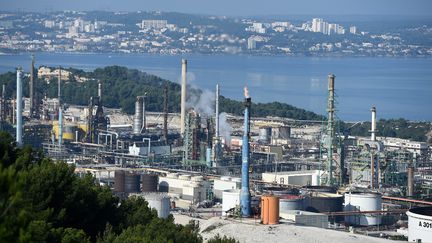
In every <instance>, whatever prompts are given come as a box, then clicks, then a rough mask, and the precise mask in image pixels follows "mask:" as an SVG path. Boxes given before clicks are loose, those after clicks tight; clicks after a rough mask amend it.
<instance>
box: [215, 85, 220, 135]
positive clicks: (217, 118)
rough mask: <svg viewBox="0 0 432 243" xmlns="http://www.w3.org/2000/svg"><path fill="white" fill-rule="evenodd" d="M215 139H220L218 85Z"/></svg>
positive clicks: (217, 87)
mask: <svg viewBox="0 0 432 243" xmlns="http://www.w3.org/2000/svg"><path fill="white" fill-rule="evenodd" d="M215 100H216V109H215V110H216V114H215V137H216V138H217V139H218V138H219V84H216V99H215Z"/></svg>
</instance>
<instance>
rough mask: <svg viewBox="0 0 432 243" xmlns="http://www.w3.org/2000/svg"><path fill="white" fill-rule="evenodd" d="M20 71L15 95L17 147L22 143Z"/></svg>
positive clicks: (19, 71) (18, 70)
mask: <svg viewBox="0 0 432 243" xmlns="http://www.w3.org/2000/svg"><path fill="white" fill-rule="evenodd" d="M21 75H22V70H21V67H19V68H18V69H17V95H16V107H17V108H16V109H17V110H16V142H17V145H18V146H22V145H23V141H22V129H23V124H22V122H23V120H22V77H21Z"/></svg>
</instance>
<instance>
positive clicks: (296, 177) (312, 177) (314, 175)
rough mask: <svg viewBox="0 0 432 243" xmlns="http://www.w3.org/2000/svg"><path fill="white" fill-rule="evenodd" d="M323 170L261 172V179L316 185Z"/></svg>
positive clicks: (282, 182) (270, 181)
mask: <svg viewBox="0 0 432 243" xmlns="http://www.w3.org/2000/svg"><path fill="white" fill-rule="evenodd" d="M323 173H324V172H323V171H321V170H304V171H284V172H272V173H268V172H267V173H262V180H263V181H264V182H269V183H280V184H285V185H296V186H306V185H311V186H318V185H320V184H321V183H320V178H321V176H322V174H323Z"/></svg>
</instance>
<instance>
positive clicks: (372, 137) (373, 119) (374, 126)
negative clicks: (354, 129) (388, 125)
mask: <svg viewBox="0 0 432 243" xmlns="http://www.w3.org/2000/svg"><path fill="white" fill-rule="evenodd" d="M371 112H372V121H371V140H372V141H376V135H375V133H376V108H375V107H372V109H371Z"/></svg>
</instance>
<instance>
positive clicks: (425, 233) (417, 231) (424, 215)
mask: <svg viewBox="0 0 432 243" xmlns="http://www.w3.org/2000/svg"><path fill="white" fill-rule="evenodd" d="M406 214H407V215H408V241H409V242H420V241H421V242H432V207H421V208H412V209H410V210H409V211H408V212H407V213H406Z"/></svg>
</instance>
